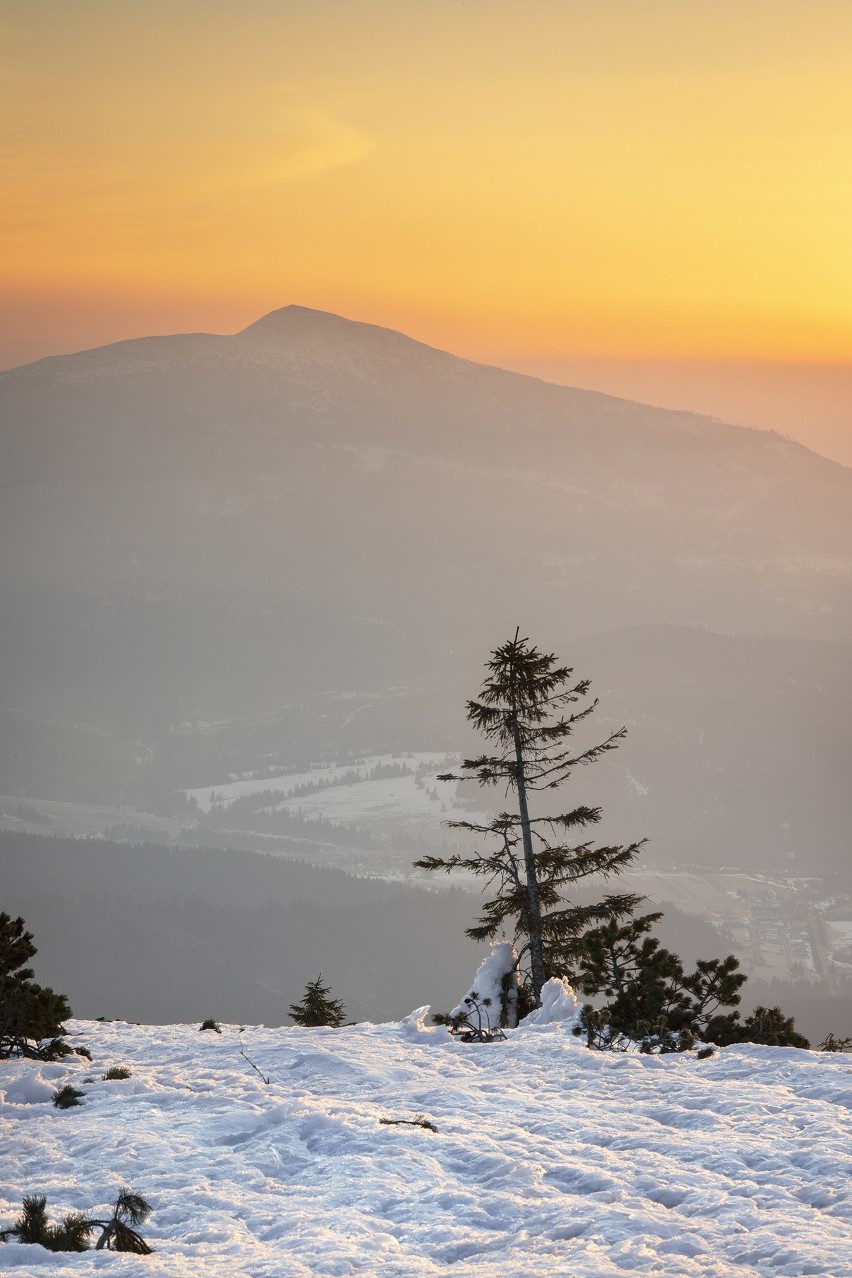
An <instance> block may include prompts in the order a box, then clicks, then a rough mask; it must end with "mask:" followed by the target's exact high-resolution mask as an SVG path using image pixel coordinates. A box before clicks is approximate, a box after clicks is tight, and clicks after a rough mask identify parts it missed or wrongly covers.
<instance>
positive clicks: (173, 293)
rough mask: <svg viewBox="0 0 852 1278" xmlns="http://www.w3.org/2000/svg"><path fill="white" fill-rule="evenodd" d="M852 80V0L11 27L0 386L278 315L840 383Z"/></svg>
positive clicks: (16, 1)
mask: <svg viewBox="0 0 852 1278" xmlns="http://www.w3.org/2000/svg"><path fill="white" fill-rule="evenodd" d="M850 83H852V4H850V3H849V0H836V2H833V0H795V2H790V0H714V3H713V4H707V3H704V4H700V3H698V2H697V0H642V2H641V3H637V0H583V2H582V3H575V2H573V0H524V3H519V2H518V0H467V2H466V3H464V2H463V0H304V2H295V0H240V2H239V3H237V0H181V2H180V3H179V4H174V3H173V0H73V2H72V3H69V2H68V0H39V2H38V3H33V0H6V2H0V136H2V148H0V164H2V184H0V190H2V196H0V238H1V239H2V243H3V246H4V247H3V253H2V258H0V291H2V308H0V366H8V365H10V364H14V363H19V362H22V361H24V360H26V359H32V358H36V357H38V356H40V355H42V354H46V353H51V352H55V351H60V350H69V349H75V348H78V347H80V346H85V345H91V344H95V343H98V342H104V341H109V340H113V339H115V338H119V337H125V336H133V335H140V334H143V333H148V332H154V331H172V330H175V329H187V328H189V329H212V330H214V331H225V332H227V331H231V330H233V329H236V328H239V327H241V326H242V325H244V324H246V323H248V322H250V321H251V320H253V319H255V318H256V317H257V316H258V315H260V314H261V313H263V312H265V311H267V310H270V309H272V308H274V307H276V306H280V305H285V304H287V303H290V302H298V303H301V304H303V305H307V306H316V307H320V308H323V309H329V310H334V311H337V312H340V313H343V314H347V315H350V316H352V317H353V318H359V319H366V320H371V321H374V322H377V323H382V324H387V325H389V326H391V327H394V328H400V329H403V330H404V331H406V332H409V333H410V334H411V335H412V336H415V337H419V338H421V339H423V340H426V341H429V342H432V343H433V344H435V345H439V346H442V347H445V348H448V349H451V350H454V351H456V352H458V353H461V354H468V355H471V356H472V357H474V358H480V359H485V360H489V361H491V362H499V363H504V364H509V365H512V366H515V367H528V368H530V369H534V370H535V371H543V372H544V371H549V372H550V374H551V375H553V376H557V377H558V376H559V374H560V370H562V372H563V373H564V374H565V378H566V379H568V377H569V372H568V370H570V369H571V368H575V367H577V362H578V361H580V362H581V363H582V362H583V361H585V365H584V366H588V367H592V364H590V363H589V361H592V362H593V363H594V361H597V364H596V366H597V367H598V368H599V369H603V368H605V367H609V368H610V369H612V368H614V367H616V366H618V367H624V364H623V361H625V360H626V361H628V362H630V366H637V367H638V365H636V361H639V362H640V363H641V362H643V361H656V363H651V364H648V368H653V367H655V368H658V369H659V368H662V364H661V363H660V361H672V360H674V361H687V364H688V365H689V366H694V361H696V360H698V361H708V360H709V361H722V362H723V363H724V364H725V365H726V366H727V365H729V364H730V363H731V362H733V363H735V364H737V365H742V364H744V363H745V364H749V363H751V362H754V361H761V362H762V363H763V364H766V363H767V362H769V363H770V364H772V363H782V364H795V365H807V366H816V369H817V371H818V369H819V367H820V366H828V367H832V368H834V369H836V368H837V367H838V366H840V367H843V366H845V365H849V364H850V363H852V93H850V90H849V85H850ZM691 362H692V363H691ZM687 364H685V365H684V367H686V366H687ZM832 376H834V374H832ZM835 381H837V379H836V378H835ZM832 384H833V385H834V384H835V383H834V382H832ZM837 384H838V385H839V384H843V385H845V386H846V387H847V388H848V380H847V381H846V382H844V379H843V377H842V376H841V377H840V378H839V381H837ZM625 393H627V392H625ZM657 398H658V399H660V396H659V395H658V396H657ZM696 406H699V405H696ZM848 408H849V404H848V399H847V400H846V401H845V408H844V405H843V403H842V402H834V409H833V410H832V411H835V415H837V414H838V413H839V414H840V416H839V417H838V421H841V419H842V417H843V413H844V411H845V410H847V409H848Z"/></svg>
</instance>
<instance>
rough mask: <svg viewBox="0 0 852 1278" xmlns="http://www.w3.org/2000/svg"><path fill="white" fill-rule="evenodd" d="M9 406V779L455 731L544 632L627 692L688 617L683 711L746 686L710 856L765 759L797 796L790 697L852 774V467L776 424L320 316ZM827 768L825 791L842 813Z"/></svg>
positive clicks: (323, 750)
mask: <svg viewBox="0 0 852 1278" xmlns="http://www.w3.org/2000/svg"><path fill="white" fill-rule="evenodd" d="M0 420H2V423H3V425H2V467H0V543H2V546H3V552H2V561H0V642H2V647H3V651H4V654H5V656H4V663H3V670H2V676H0V716H2V721H1V722H0V728H2V735H3V740H4V745H3V753H2V755H0V791H3V792H5V793H14V794H22V793H23V794H30V795H41V796H42V797H50V796H51V795H52V796H53V797H65V798H76V797H83V798H86V799H98V800H99V801H101V802H104V801H107V799H109V801H111V802H113V801H120V802H134V803H137V802H140V801H141V796H142V795H144V794H150V793H153V792H156V793H157V794H159V795H160V796H162V795H163V794H165V793H167V792H168V791H169V790H173V789H175V788H177V787H178V786H183V787H188V786H192V785H204V784H207V783H208V782H209V783H213V782H216V781H221V780H225V779H227V775H228V773H229V772H240V771H243V770H245V769H250V768H255V767H257V766H259V765H260V764H261V763H262V764H263V765H264V766H265V765H266V764H273V765H275V764H277V763H284V762H288V761H289V762H293V763H303V762H305V761H306V760H311V759H316V758H322V757H330V752H332V751H337V752H338V753H339V754H342V755H345V754H347V753H356V754H357V753H358V752H359V751H361V752H363V751H379V750H382V751H391V752H393V751H399V750H405V749H417V748H429V749H434V748H439V749H443V748H451V747H452V746H454V745H455V744H458V741H459V739H460V735H461V726H462V725H461V720H462V714H463V709H462V708H463V703H464V700H465V698H466V697H468V696H470V695H472V693H473V692H474V691H475V689H476V688H477V686H478V684H479V682H480V677H481V667H482V662H483V660H484V659H485V657H486V655H487V653H488V651H489V649H490V648H492V647H494V646H495V645H496V644H498V643H500V642H502V641H503V640H504V639H505V638H506V637H507V636H508V635H509V634H510V633H512V632H513V631H514V627H515V626H516V625H517V624H520V625H521V626H522V628H523V630H524V632H525V633H527V634H529V635H530V636H531V637H532V638H533V640H534V641H535V642H537V643H539V644H540V645H541V646H544V647H547V648H552V649H554V650H555V651H557V652H559V653H560V655H562V656H564V657H565V658H566V659H567V660H571V661H573V659H574V657H573V654H574V653H575V652H582V654H583V658H584V667H583V669H582V670H581V671H580V673H582V674H584V675H589V676H590V677H592V678H593V679H594V680H597V679H598V677H599V676H600V674H601V672H602V671H603V670H604V667H605V666H606V661H607V660H610V658H606V659H605V657H604V654H605V653H610V654H613V653H614V650H615V648H620V652H619V655H618V657H617V659H616V658H615V657H614V656H612V658H611V659H612V661H614V662H615V665H616V666H617V671H618V678H617V680H615V682H618V683H620V684H621V686H622V687H630V686H632V687H633V689H634V690H637V689H639V687H640V684H639V679H640V671H639V669H638V668H637V667H638V666H639V665H641V663H642V661H644V660H645V656H642V655H635V654H634V652H633V650H632V644H633V639H632V638H631V632H634V631H635V633H636V635H642V636H644V637H643V638H640V639H638V641H637V646H638V649H639V652H640V653H645V654H648V655H649V650H650V652H653V650H654V646H655V642H656V641H655V640H654V639H653V638H649V637H648V636H649V633H650V631H651V630H653V629H654V628H656V627H662V628H663V629H662V630H659V631H658V632H657V637H658V639H659V642H660V644H661V645H662V648H663V649H664V650H666V651H668V652H669V653H670V654H671V659H672V660H673V661H674V664H675V665H676V666H678V668H679V669H681V670H682V672H683V673H682V677H680V678H679V681H678V685H677V689H675V688H669V689H666V687H665V683H666V680H665V673H666V672H665V669H660V670H658V672H657V675H656V676H655V679H656V680H657V685H659V683H660V679H659V677H658V676H660V675H661V676H662V687H661V688H660V696H659V697H658V699H657V704H656V708H655V710H654V713H655V714H656V715H657V716H658V718H659V720H660V723H667V722H669V720H668V719H667V715H669V717H670V720H671V724H674V722H675V720H679V721H680V722H681V723H683V722H684V721H686V720H687V719H688V717H689V714H690V712H691V709H693V708H695V706H696V705H697V704H698V703H702V704H703V707H704V710H703V711H702V713H704V711H706V712H708V713H710V714H713V715H715V716H716V720H717V722H718V719H719V707H720V705H721V704H722V703H723V702H724V700H725V688H733V687H737V688H739V689H741V694H740V697H739V699H738V700H737V702H736V704H735V705H731V714H732V716H733V717H732V721H731V725H730V726H731V736H732V740H731V742H730V754H729V755H727V756H726V755H725V754H724V752H721V751H719V750H715V751H714V756H713V757H714V762H713V764H712V768H715V769H717V771H715V772H713V771H712V768H711V773H712V776H713V795H714V798H713V799H712V800H710V801H709V808H710V815H709V817H708V818H707V820H709V826H706V827H705V828H704V833H703V835H702V839H703V842H704V843H707V844H710V845H711V846H713V845H718V843H719V841H720V838H721V830H719V829H715V828H714V825H713V822H714V819H715V818H714V815H713V810H714V806H715V805H716V803H717V797H718V796H724V794H725V793H726V792H729V791H730V788H731V785H732V783H733V782H734V781H735V782H736V784H737V786H740V787H741V786H742V785H745V786H748V784H749V781H750V779H751V778H752V777H753V776H754V759H755V753H756V754H757V755H758V756H759V755H760V753H761V750H764V749H765V750H766V751H768V754H767V757H770V756H771V757H772V758H773V759H776V760H777V759H783V764H779V770H778V771H777V772H776V773H774V774H772V776H771V777H770V784H769V787H768V790H767V791H766V793H765V794H762V795H761V799H760V802H761V803H762V804H763V806H764V808H765V807H766V806H767V804H768V803H770V802H774V798H773V795H774V794H775V793H776V792H778V791H779V790H780V791H781V792H787V793H788V794H789V793H793V794H795V793H796V790H795V784H794V783H795V779H796V777H797V775H799V776H800V775H801V767H802V762H803V754H804V753H806V749H807V743H808V739H809V738H808V737H807V734H806V740H805V741H804V742H803V741H802V738H801V736H800V727H801V723H802V721H803V720H802V715H801V714H800V715H798V717H796V716H795V715H794V716H793V717H790V716H789V715H787V717H785V714H784V704H786V701H785V699H786V697H787V692H788V690H789V688H790V687H792V686H794V685H795V686H798V687H799V688H800V689H804V688H809V689H810V693H809V694H805V693H801V697H804V698H805V700H806V699H807V695H810V696H811V698H812V699H811V703H810V705H811V709H810V710H809V711H807V713H805V712H804V711H803V714H804V718H805V719H807V722H808V728H807V733H809V734H813V735H814V736H818V734H819V731H820V724H821V722H822V721H821V720H820V713H821V707H825V709H826V713H827V714H828V715H829V717H830V720H831V725H832V726H831V731H830V739H831V741H832V746H833V749H834V751H835V753H834V755H833V758H834V760H835V762H838V761H839V764H840V767H841V771H842V770H843V769H844V768H845V770H846V771H848V764H843V760H847V761H848V758H849V744H850V743H849V732H848V729H846V728H845V727H844V726H843V722H844V720H843V719H842V716H841V714H840V711H841V709H842V708H844V707H847V706H848V704H849V698H850V685H849V676H848V669H849V665H848V661H846V660H845V658H844V657H843V653H844V652H845V651H846V648H845V647H844V645H847V644H848V642H849V641H850V639H852V592H850V574H852V519H850V515H849V512H850V510H852V470H849V469H847V468H845V467H843V466H841V465H839V464H837V463H834V462H830V461H827V460H826V459H824V458H822V457H819V456H817V455H816V454H814V453H812V452H810V451H808V450H807V449H806V448H803V447H802V446H800V445H798V444H795V443H793V442H791V441H788V440H785V439H783V438H781V437H780V436H777V435H774V434H772V433H768V432H759V431H754V430H747V429H744V428H741V427H735V426H729V425H726V424H724V423H722V422H718V421H715V420H712V419H709V418H706V417H700V416H698V415H695V414H689V413H681V412H672V411H667V410H662V409H658V408H653V407H650V406H648V405H642V404H635V403H630V402H628V401H624V400H619V399H614V398H612V397H610V396H606V395H600V394H596V393H594V392H590V391H580V390H572V389H569V388H564V387H557V386H552V385H548V384H547V383H544V382H541V381H538V380H536V379H534V378H529V377H523V376H520V375H518V374H514V373H508V372H505V371H502V370H500V369H496V368H489V367H483V366H481V365H477V364H473V363H470V362H468V361H465V360H461V359H457V358H455V357H454V356H452V355H450V354H447V353H445V352H442V351H438V350H434V349H432V348H430V347H427V346H424V345H422V344H420V343H417V342H414V341H412V340H411V339H409V338H407V337H404V336H403V335H402V334H399V333H394V332H391V331H388V330H386V329H381V328H376V327H374V326H371V325H365V324H358V323H354V322H352V321H349V320H346V319H342V318H340V317H338V316H333V315H326V314H323V313H321V312H316V311H310V310H306V309H304V308H301V307H286V308H284V309H283V310H279V311H275V312H273V313H272V314H270V315H267V316H265V317H264V318H262V319H261V320H259V321H258V322H257V323H256V324H253V325H251V326H250V327H249V328H247V329H245V330H244V331H243V332H241V333H238V334H235V335H233V336H217V335H212V334H183V335H176V336H170V337H151V338H145V339H141V340H138V341H130V342H121V343H117V344H115V345H112V346H107V347H103V348H101V349H99V350H94V351H86V352H82V353H81V354H78V355H72V356H62V357H55V358H50V359H46V360H41V361H39V362H38V363H36V364H32V365H28V366H26V367H24V368H20V369H15V370H12V371H9V372H6V373H3V374H0ZM705 631H712V632H722V633H723V634H725V635H727V636H729V638H722V639H719V640H718V642H717V641H716V640H714V639H713V638H711V637H706V636H704V632H705ZM690 632H691V633H690ZM605 634H610V635H611V634H616V635H617V636H620V637H619V638H615V639H597V638H594V636H601V635H605ZM702 636H704V637H702ZM755 645H758V646H759V645H763V648H762V651H763V653H764V657H763V658H760V657H757V656H756V653H757V648H756V647H755ZM826 645H827V646H826ZM838 645H839V646H838ZM711 649H712V654H713V655H712V656H709V655H708V654H709V652H710V650H711ZM746 652H748V654H749V655H748V657H745V656H744V654H745V653H746ZM599 654H600V655H599ZM838 654H840V655H838ZM691 660H694V661H695V662H696V663H697V664H696V665H694V666H693V667H691V668H690V667H689V666H688V662H689V661H691ZM726 661H727V662H728V663H729V664H728V665H727V667H726V666H725V662H726ZM684 663H686V664H684ZM711 668H712V669H713V671H714V674H713V679H715V680H720V679H721V681H722V682H721V684H716V685H714V683H713V682H712V680H711V678H710V674H709V672H710V669H711ZM815 672H817V673H815ZM819 672H822V673H819ZM607 679H608V680H609V682H610V683H612V682H613V679H612V678H611V677H610V672H609V670H608V671H607ZM595 690H596V691H600V689H599V688H598V686H597V683H596V686H595ZM773 690H774V692H775V693H776V694H777V696H778V698H779V703H780V708H779V706H778V705H776V706H775V707H774V709H773V713H772V715H771V716H770V717H769V718H767V717H766V713H765V712H766V707H767V706H768V705H770V704H771V701H772V696H773ZM360 694H364V696H363V697H362V699H361V700H358V697H359V695H360ZM637 695H638V693H637ZM797 695H799V694H797ZM353 696H354V697H355V698H356V702H357V705H353V703H352V698H353ZM365 698H366V699H365ZM628 699H629V698H628ZM674 701H677V705H676V706H674V705H673V702H674ZM796 704H797V705H798V704H799V702H798V701H797V702H796ZM606 709H607V713H610V712H611V713H613V714H618V713H620V712H621V705H620V704H619V703H617V702H613V703H612V705H611V706H609V705H608V706H607V707H606ZM353 710H357V713H353ZM633 718H634V719H636V716H635V715H634V716H633ZM640 719H641V716H640ZM741 720H744V721H745V722H747V723H750V724H753V725H754V731H753V733H752V734H751V739H750V742H749V747H748V750H746V749H745V747H743V748H739V747H738V745H737V741H736V736H737V734H738V733H739V732H740V721H741ZM845 722H846V723H848V722H849V720H848V718H846V719H845ZM637 727H638V729H639V730H638V731H637V732H636V734H635V735H636V736H639V735H640V733H641V730H642V729H641V722H639V723H637ZM719 727H721V725H719ZM662 731H663V735H664V732H665V730H662ZM697 731H698V732H699V733H700V732H701V725H700V724H698V725H697ZM684 766H685V765H684ZM703 766H704V764H703V763H702V764H698V763H696V764H695V766H694V767H693V769H692V773H691V774H690V777H691V779H690V782H689V785H688V786H687V789H688V790H690V792H691V793H693V794H697V793H698V792H699V790H700V787H701V780H702V777H701V768H702V767H703ZM809 766H811V765H810V764H808V765H806V767H809ZM651 770H652V771H653V772H654V773H655V776H656V777H658V778H659V783H660V785H661V787H664V786H665V770H664V769H663V768H662V767H661V765H660V756H658V757H657V759H656V760H655V761H654V763H653V766H652V769H651ZM764 771H771V770H767V769H764ZM829 773H830V775H829V776H828V777H824V776H818V777H817V778H816V781H815V786H816V789H815V790H814V791H813V792H812V793H813V803H812V806H813V807H815V808H816V807H822V808H823V809H824V810H825V811H827V812H828V814H829V817H828V824H829V826H830V827H831V830H832V831H836V830H837V829H839V828H841V826H842V825H843V823H844V821H845V820H846V817H845V808H843V806H842V805H843V804H844V803H845V802H846V800H845V798H843V797H841V796H842V792H843V790H844V789H845V787H844V786H843V785H842V783H838V782H837V779H836V776H835V768H834V765H832V766H831V767H830V768H829ZM633 775H634V776H638V775H639V773H638V772H636V771H634V772H633ZM791 785H792V787H793V788H792V791H791V789H790V787H791ZM672 788H673V789H675V790H677V789H680V788H681V787H679V786H678V785H673V787H672ZM668 801H669V800H667V797H666V795H665V793H664V790H663V792H661V793H660V798H659V802H660V808H661V812H662V819H663V822H664V824H665V821H666V819H667V818H666V816H665V811H666V806H667V802H668ZM670 801H671V802H673V803H674V804H675V806H677V804H678V803H679V797H678V796H677V795H674V796H673V797H672V799H671V800H670ZM719 801H723V800H721V799H720V800H719ZM756 802H757V799H756ZM704 806H706V805H699V807H700V808H702V809H703V808H704ZM694 808H695V804H694V803H693V804H692V807H689V808H683V807H682V808H681V809H680V813H679V816H678V817H677V819H676V821H675V825H676V827H677V829H678V830H682V829H684V828H686V829H687V830H688V829H689V828H690V822H691V821H692V816H691V815H690V814H691V813H692V812H693V809H694ZM737 810H738V811H739V810H741V807H740V808H738V809H737ZM786 820H788V818H787V816H784V817H782V818H781V819H780V820H779V822H778V827H779V829H780V827H781V823H782V822H783V821H786ZM729 826H730V823H729ZM729 826H727V827H726V828H725V834H724V838H725V840H726V841H728V838H729V836H728V830H729ZM814 829H816V827H814ZM819 829H820V833H819V839H822V837H823V834H822V827H819ZM647 832H648V833H650V834H651V835H652V836H653V835H654V834H655V833H656V831H655V830H651V831H647ZM669 834H670V835H671V837H668V835H667V836H666V837H668V843H669V845H672V846H673V845H674V844H675V843H676V841H677V840H676V839H675V836H674V833H673V831H669ZM705 836H706V837H705ZM716 836H719V837H716ZM834 838H835V835H834V834H833V833H832V835H831V839H832V840H833V839H834ZM773 839H774V836H772V837H770V836H769V835H767V834H765V833H761V834H760V836H759V855H760V856H767V857H771V856H773V855H774V849H775V844H774V842H773ZM804 841H805V842H806V843H808V842H810V836H808V837H807V838H805V839H804ZM826 855H827V857H828V860H829V861H833V860H834V859H835V858H837V859H839V858H840V855H841V853H840V852H839V851H838V850H837V845H836V844H835V843H832V849H831V850H830V851H829V852H828V853H827V854H826Z"/></svg>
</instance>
